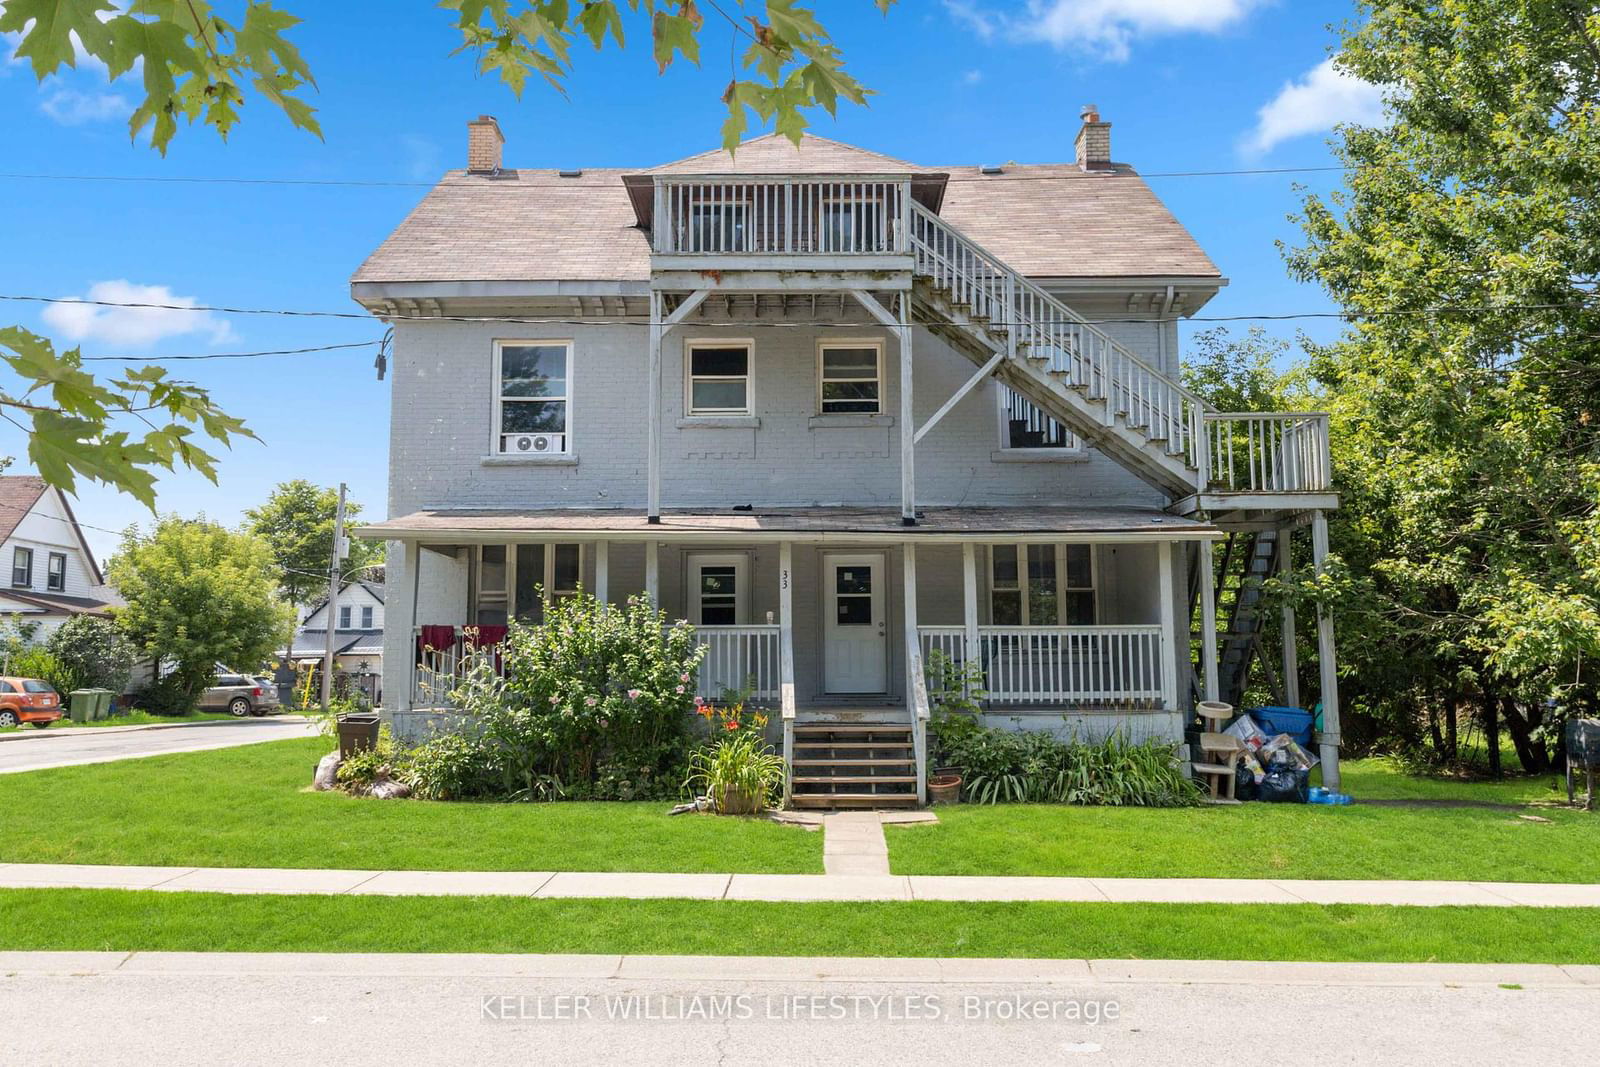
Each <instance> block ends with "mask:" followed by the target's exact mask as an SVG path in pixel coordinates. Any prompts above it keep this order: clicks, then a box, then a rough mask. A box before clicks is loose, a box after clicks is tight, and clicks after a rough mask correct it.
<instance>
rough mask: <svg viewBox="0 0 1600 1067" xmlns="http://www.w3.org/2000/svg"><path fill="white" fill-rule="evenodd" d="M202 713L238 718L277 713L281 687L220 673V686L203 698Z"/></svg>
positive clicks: (217, 683) (214, 686)
mask: <svg viewBox="0 0 1600 1067" xmlns="http://www.w3.org/2000/svg"><path fill="white" fill-rule="evenodd" d="M200 708H201V710H203V711H228V712H231V713H232V714H234V715H237V716H238V717H239V718H241V719H242V718H244V717H245V716H246V715H268V714H271V713H272V712H274V711H277V710H278V687H277V686H275V685H273V684H272V683H271V682H269V681H265V680H263V679H259V678H252V677H250V675H248V674H224V673H221V672H218V674H217V682H216V684H215V685H213V686H212V687H211V688H209V689H207V690H206V691H205V692H204V693H201V694H200Z"/></svg>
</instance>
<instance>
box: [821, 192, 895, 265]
mask: <svg viewBox="0 0 1600 1067" xmlns="http://www.w3.org/2000/svg"><path fill="white" fill-rule="evenodd" d="M883 209H884V204H883V201H882V200H880V199H875V198H873V197H871V196H868V195H861V196H841V197H837V198H830V199H828V200H825V201H824V202H823V204H822V248H821V249H820V250H819V251H823V252H881V251H883V250H884V249H886V248H888V247H889V232H888V228H887V225H886V217H885V214H884V210H883Z"/></svg>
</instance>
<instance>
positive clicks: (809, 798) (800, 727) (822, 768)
mask: <svg viewBox="0 0 1600 1067" xmlns="http://www.w3.org/2000/svg"><path fill="white" fill-rule="evenodd" d="M789 766H790V774H791V775H792V777H791V778H790V795H789V803H790V806H792V807H796V808H887V807H900V808H903V807H915V806H916V804H917V756H916V749H915V746H914V744H913V742H912V738H911V726H910V724H908V723H903V722H901V723H894V722H879V723H862V722H850V723H837V722H807V723H797V724H796V725H795V727H794V751H793V752H791V753H790V758H789Z"/></svg>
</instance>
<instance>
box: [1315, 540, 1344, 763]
mask: <svg viewBox="0 0 1600 1067" xmlns="http://www.w3.org/2000/svg"><path fill="white" fill-rule="evenodd" d="M1327 557H1328V516H1327V514H1326V513H1325V512H1322V511H1313V512H1312V513H1311V562H1312V565H1313V566H1314V567H1315V568H1316V571H1317V574H1318V575H1321V574H1322V571H1323V567H1324V566H1325V564H1326V562H1327ZM1317 666H1318V668H1319V669H1320V672H1321V678H1322V734H1321V736H1320V737H1318V739H1317V740H1318V744H1319V745H1320V746H1321V752H1320V755H1321V756H1322V784H1323V785H1325V786H1326V787H1328V788H1329V789H1332V790H1337V789H1338V788H1339V664H1338V662H1337V661H1336V660H1335V659H1334V649H1333V613H1332V612H1330V611H1329V610H1328V609H1327V608H1325V607H1321V606H1319V607H1318V608H1317Z"/></svg>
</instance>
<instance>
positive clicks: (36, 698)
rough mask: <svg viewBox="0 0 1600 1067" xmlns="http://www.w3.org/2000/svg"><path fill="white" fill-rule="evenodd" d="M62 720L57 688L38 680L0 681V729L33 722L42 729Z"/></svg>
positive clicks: (9, 679)
mask: <svg viewBox="0 0 1600 1067" xmlns="http://www.w3.org/2000/svg"><path fill="white" fill-rule="evenodd" d="M59 718H61V697H60V696H59V695H58V694H57V693H56V688H55V686H53V685H51V684H50V683H49V682H46V681H41V680H40V679H38V678H0V727H6V726H20V725H21V724H23V723H25V722H31V723H33V725H35V726H37V727H38V728H39V729H41V730H43V729H44V728H45V727H46V726H49V725H50V724H51V723H53V722H55V721H56V720H57V719H59Z"/></svg>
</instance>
